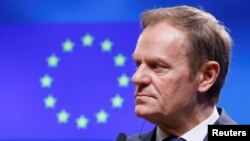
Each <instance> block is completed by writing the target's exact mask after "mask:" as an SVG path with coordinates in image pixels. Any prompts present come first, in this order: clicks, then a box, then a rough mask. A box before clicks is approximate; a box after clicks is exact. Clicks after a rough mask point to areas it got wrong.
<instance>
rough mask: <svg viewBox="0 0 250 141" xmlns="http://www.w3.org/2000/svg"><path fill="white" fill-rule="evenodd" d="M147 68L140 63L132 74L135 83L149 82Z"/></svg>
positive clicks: (144, 83)
mask: <svg viewBox="0 0 250 141" xmlns="http://www.w3.org/2000/svg"><path fill="white" fill-rule="evenodd" d="M150 81H151V79H150V75H149V70H148V68H147V66H146V65H143V64H141V65H140V66H139V67H138V68H137V70H136V71H135V73H134V74H133V76H132V82H133V83H134V84H135V85H148V84H149V83H150Z"/></svg>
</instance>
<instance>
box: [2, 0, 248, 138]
mask: <svg viewBox="0 0 250 141" xmlns="http://www.w3.org/2000/svg"><path fill="white" fill-rule="evenodd" d="M181 4H186V5H192V6H196V7H202V8H203V9H205V10H206V11H208V12H210V13H212V14H213V15H215V17H217V18H218V19H219V20H221V21H222V22H223V23H224V24H225V25H226V26H227V27H228V28H229V29H230V32H231V35H232V37H233V39H234V45H233V53H232V64H231V69H230V71H229V74H228V78H227V81H226V84H225V86H224V88H223V91H222V96H221V100H220V102H219V106H222V107H224V108H225V109H226V111H227V112H228V113H229V114H230V115H231V116H232V118H234V119H235V120H236V121H237V122H238V123H240V124H249V123H250V110H249V106H250V104H249V102H250V87H249V80H250V75H249V72H250V63H249V61H250V55H249V54H250V49H249V47H248V44H249V43H248V42H249V33H250V28H249V25H250V22H249V20H250V16H249V13H250V8H249V7H250V2H248V1H247V0H230V1H228V0H220V1H206V0H179V1H177V0H154V1H153V0H148V1H142V0H138V1H128V0H110V1H105V0H92V1H90V0H84V1H83V0H81V1H80V0H74V1H72V0H71V1H70V0H68V1H67V0H43V1H41V0H1V1H0V140H7V139H18V140H20V139H24V140H26V139H30V140H37V139H42V140H61V139H66V140H78V139H79V140H114V139H115V138H116V136H117V135H118V134H119V133H120V132H125V133H126V134H134V133H138V132H139V131H140V130H141V126H142V123H143V120H142V119H140V118H137V117H136V116H135V115H134V101H133V91H134V86H133V84H132V83H131V82H129V84H128V87H119V85H118V82H117V78H118V77H119V76H120V75H121V74H123V73H126V74H127V75H128V76H129V77H131V76H132V74H133V71H134V65H133V61H132V59H131V54H132V52H133V49H134V47H135V45H136V40H137V37H138V35H139V33H140V31H141V29H140V25H139V17H140V13H141V12H143V11H144V10H146V9H150V8H157V7H165V6H173V5H181ZM86 33H90V34H91V35H93V36H94V38H95V40H94V43H93V46H92V47H91V48H83V46H82V43H81V37H82V36H83V35H85V34H86ZM106 38H108V39H110V40H111V41H112V42H113V44H114V45H113V48H112V51H111V52H108V53H107V52H102V51H101V47H100V43H101V42H102V41H103V40H105V39H106ZM66 39H71V40H72V41H73V42H74V44H75V47H74V51H73V52H72V53H64V52H63V51H62V46H61V44H62V43H63V42H64V41H65V40H66ZM119 53H122V54H123V55H124V56H126V59H127V60H126V63H125V66H124V67H115V66H114V61H113V58H114V57H115V56H116V55H117V54H119ZM51 54H56V55H57V56H58V57H60V62H59V66H58V67H57V68H49V67H48V66H47V61H46V59H47V57H48V56H50V55H51ZM44 74H50V75H51V76H52V77H53V78H54V82H53V85H52V87H51V88H47V89H46V88H42V87H41V84H40V78H41V77H42V76H43V75H44ZM49 93H53V94H54V95H55V96H56V98H57V103H56V106H55V107H54V108H53V109H47V108H45V106H44V102H43V99H44V98H45V97H46V96H47V95H48V94H49ZM115 94H119V95H120V96H121V97H122V98H124V103H123V105H122V107H121V108H113V107H112V103H111V102H110V99H111V98H112V97H113V96H114V95H115ZM61 109H66V110H67V111H68V112H69V113H70V118H69V121H68V123H66V124H60V123H58V121H57V118H56V114H57V113H58V112H59V111H60V110H61ZM100 109H104V110H105V111H106V112H108V114H109V117H108V119H107V122H106V123H104V124H99V123H98V122H96V117H95V114H96V112H98V111H99V110H100ZM80 114H84V115H86V116H87V117H88V118H89V124H88V126H87V128H86V129H78V128H77V127H76V123H75V118H77V117H78V116H79V115H80ZM151 128H152V125H151V124H150V123H148V122H146V123H145V125H144V127H143V129H142V130H143V131H147V130H150V129H151Z"/></svg>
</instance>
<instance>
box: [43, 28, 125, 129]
mask: <svg viewBox="0 0 250 141" xmlns="http://www.w3.org/2000/svg"><path fill="white" fill-rule="evenodd" d="M94 40H95V38H94V36H93V35H91V34H89V33H87V34H85V35H83V36H82V37H81V41H82V47H84V48H86V47H88V48H91V47H93V42H94ZM113 46H114V43H113V42H112V41H111V40H110V39H108V38H106V39H104V40H103V41H102V42H101V43H100V47H101V51H102V52H103V53H108V52H111V51H112V48H113ZM74 48H75V43H74V42H73V41H72V40H71V39H69V38H68V39H66V40H65V41H63V42H62V51H63V53H72V52H73V51H74ZM46 61H47V67H48V68H57V67H58V66H59V63H60V57H59V56H57V55H56V54H55V53H53V54H50V55H49V56H48V57H47V58H46ZM113 61H114V66H115V67H124V66H125V63H126V56H124V55H123V54H122V53H118V54H117V55H116V56H114V57H113ZM53 81H54V79H53V77H52V76H51V75H49V74H44V75H43V76H42V77H41V78H40V86H41V88H47V89H49V88H51V87H52V85H53ZM117 81H118V86H119V87H124V88H126V87H128V85H129V82H130V78H129V77H128V76H127V75H126V74H125V73H123V74H122V75H120V76H118V77H117ZM57 101H58V100H57V98H56V97H55V95H54V94H51V93H50V94H48V95H47V96H46V97H45V98H44V99H43V102H44V107H45V108H46V109H54V108H55V106H56V103H57ZM110 102H111V105H112V108H114V109H115V108H118V109H119V108H122V105H123V103H124V98H123V97H121V96H120V94H115V95H114V96H113V97H112V98H111V99H110ZM56 117H57V122H58V123H60V124H67V123H68V122H69V118H70V113H69V112H68V111H67V110H65V109H61V111H59V112H57V114H56ZM95 117H96V122H97V123H98V124H104V123H106V122H108V117H109V113H108V112H106V111H105V110H104V109H100V110H99V111H98V112H96V114H95ZM89 122H90V120H89V118H88V117H87V116H86V115H84V114H81V115H80V116H79V117H77V118H76V119H75V123H76V127H77V128H78V129H87V127H88V124H89Z"/></svg>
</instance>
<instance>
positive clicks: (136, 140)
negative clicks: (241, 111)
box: [127, 108, 236, 141]
mask: <svg viewBox="0 0 250 141" xmlns="http://www.w3.org/2000/svg"><path fill="white" fill-rule="evenodd" d="M217 111H218V113H219V115H220V117H219V119H218V120H217V121H216V122H215V125H232V124H236V122H235V121H233V120H232V119H231V118H230V117H229V116H228V114H227V113H226V112H225V111H224V110H223V109H221V108H217ZM155 136H156V128H154V129H153V130H152V131H150V132H146V133H142V134H141V135H140V137H139V134H137V135H134V136H130V137H128V139H127V141H155ZM207 140H208V139H207V136H206V137H205V138H204V140H203V141H207Z"/></svg>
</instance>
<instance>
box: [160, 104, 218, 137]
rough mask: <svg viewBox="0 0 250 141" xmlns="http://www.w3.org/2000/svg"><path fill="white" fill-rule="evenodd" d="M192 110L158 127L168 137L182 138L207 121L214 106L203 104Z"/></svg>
mask: <svg viewBox="0 0 250 141" xmlns="http://www.w3.org/2000/svg"><path fill="white" fill-rule="evenodd" d="M191 109H192V110H189V111H186V112H183V113H181V114H180V115H179V117H180V118H176V117H177V116H176V117H175V118H173V119H171V120H168V121H166V120H165V121H163V122H162V123H160V124H158V126H159V127H160V128H161V129H162V130H163V131H164V132H165V133H166V134H167V135H176V136H181V135H183V134H184V133H186V132H188V131H189V130H191V129H192V128H194V127H195V126H197V125H198V124H200V123H201V122H202V121H204V120H206V119H207V118H208V117H209V116H210V115H211V114H212V112H213V109H214V105H211V104H203V105H199V106H197V105H196V106H194V107H193V108H191Z"/></svg>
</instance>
